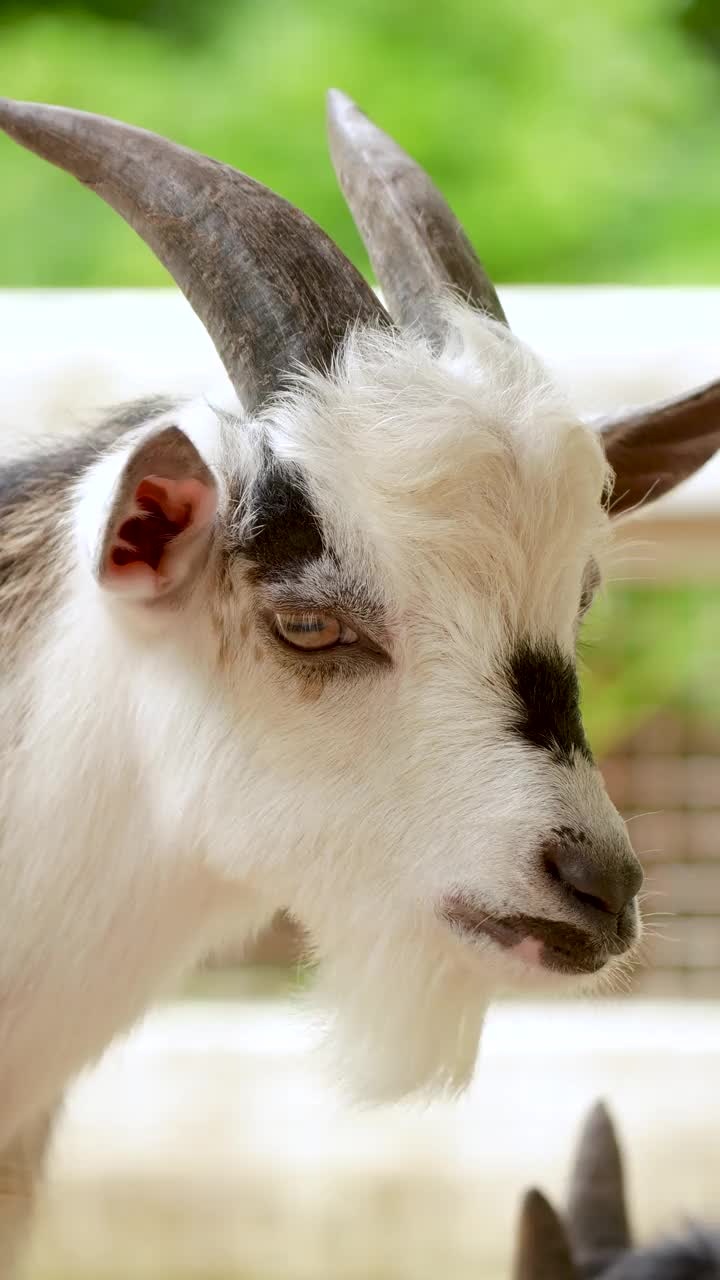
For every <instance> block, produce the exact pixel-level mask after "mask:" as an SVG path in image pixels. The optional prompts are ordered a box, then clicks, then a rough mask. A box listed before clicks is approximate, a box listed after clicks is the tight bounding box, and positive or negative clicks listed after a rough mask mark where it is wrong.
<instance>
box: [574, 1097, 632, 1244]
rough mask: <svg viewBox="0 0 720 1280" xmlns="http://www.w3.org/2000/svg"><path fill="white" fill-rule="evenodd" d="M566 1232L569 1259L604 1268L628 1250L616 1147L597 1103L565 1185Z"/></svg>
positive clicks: (604, 1112) (604, 1113)
mask: <svg viewBox="0 0 720 1280" xmlns="http://www.w3.org/2000/svg"><path fill="white" fill-rule="evenodd" d="M567 1229H568V1235H569V1237H570V1243H571V1245H572V1249H573V1253H574V1256H575V1257H576V1258H577V1260H578V1263H579V1264H580V1265H581V1266H583V1265H584V1264H585V1263H586V1262H594V1261H597V1262H598V1264H600V1263H601V1262H604V1263H609V1262H611V1261H612V1260H613V1259H614V1258H615V1257H616V1256H617V1255H618V1254H621V1253H624V1252H625V1250H626V1249H630V1248H631V1247H632V1241H631V1236H630V1227H629V1224H628V1216H627V1210H626V1208H625V1188H624V1179H623V1169H622V1158H621V1155H620V1148H619V1146H618V1141H617V1138H616V1136H615V1129H614V1126H613V1123H612V1120H611V1119H610V1115H609V1113H608V1111H607V1108H606V1107H605V1106H604V1104H603V1103H602V1102H598V1103H597V1104H596V1105H595V1106H594V1107H593V1109H592V1111H591V1112H590V1114H589V1115H588V1117H587V1119H586V1121H585V1124H584V1126H583V1129H582V1133H581V1135H580V1141H579V1143H578V1147H577V1152H576V1154H575V1163H574V1167H573V1172H572V1176H571V1180H570V1194H569V1197H568V1211H567Z"/></svg>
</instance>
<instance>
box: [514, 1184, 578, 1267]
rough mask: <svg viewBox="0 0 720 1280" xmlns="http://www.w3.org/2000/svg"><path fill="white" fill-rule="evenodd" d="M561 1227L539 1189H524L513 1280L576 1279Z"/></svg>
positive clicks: (555, 1214) (565, 1237)
mask: <svg viewBox="0 0 720 1280" xmlns="http://www.w3.org/2000/svg"><path fill="white" fill-rule="evenodd" d="M577 1278H578V1272H577V1271H576V1270H575V1266H574V1264H573V1260H572V1256H571V1253H570V1245H569V1244H568V1240H567V1236H566V1234H565V1228H564V1226H563V1224H562V1222H561V1221H560V1218H559V1217H558V1215H557V1213H556V1212H555V1210H554V1209H553V1207H552V1205H551V1204H550V1202H549V1201H548V1200H546V1199H545V1196H544V1195H542V1193H541V1192H540V1191H535V1190H532V1191H528V1192H527V1194H526V1196H525V1199H524V1200H523V1204H522V1208H521V1210H520V1222H519V1224H518V1237H517V1245H516V1250H515V1260H514V1265H513V1280H577Z"/></svg>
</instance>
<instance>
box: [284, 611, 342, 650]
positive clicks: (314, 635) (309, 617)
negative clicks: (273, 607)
mask: <svg viewBox="0 0 720 1280" xmlns="http://www.w3.org/2000/svg"><path fill="white" fill-rule="evenodd" d="M275 626H276V628H277V632H278V635H279V636H280V637H281V639H283V640H284V641H285V643H286V644H290V645H292V647H293V649H305V650H308V649H333V648H334V647H335V645H338V644H355V642H356V640H357V636H356V635H355V632H354V631H351V630H350V628H349V627H344V626H343V624H342V623H341V622H340V621H339V619H338V618H334V617H333V615H332V614H331V613H276V614H275Z"/></svg>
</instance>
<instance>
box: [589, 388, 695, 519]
mask: <svg viewBox="0 0 720 1280" xmlns="http://www.w3.org/2000/svg"><path fill="white" fill-rule="evenodd" d="M600 430H601V434H602V440H603V444H604V446H605V453H606V454H607V458H608V462H609V463H610V465H611V467H612V469H613V471H614V472H615V483H614V486H613V493H612V498H611V503H610V510H611V513H612V515H620V514H621V513H622V512H623V511H628V510H629V509H630V508H633V507H639V506H642V505H643V504H644V503H646V502H652V501H654V500H655V498H659V497H661V496H662V494H664V493H668V492H669V490H670V489H674V488H675V486H676V485H677V484H680V481H681V480H687V478H688V477H689V476H691V475H693V474H694V473H695V472H696V471H698V470H699V469H700V467H702V466H703V464H704V463H706V462H707V461H708V459H709V458H711V457H712V456H713V454H714V453H715V452H716V450H717V449H719V448H720V382H714V383H711V384H710V385H709V386H706V387H701V388H700V389H699V390H697V391H693V392H690V393H689V394H688V395H684V396H679V397H678V398H677V399H675V400H668V401H667V402H666V403H665V404H659V405H655V406H653V407H650V408H648V409H642V410H639V411H638V412H637V413H633V414H630V415H624V416H622V417H618V418H614V419H611V420H609V421H607V422H605V423H603V424H601V428H600Z"/></svg>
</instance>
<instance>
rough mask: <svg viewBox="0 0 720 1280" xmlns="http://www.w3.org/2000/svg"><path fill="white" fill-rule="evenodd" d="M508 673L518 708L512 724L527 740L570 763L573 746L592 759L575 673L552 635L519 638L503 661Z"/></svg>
mask: <svg viewBox="0 0 720 1280" xmlns="http://www.w3.org/2000/svg"><path fill="white" fill-rule="evenodd" d="M506 677H507V680H508V683H509V685H510V690H511V692H512V694H513V698H514V702H515V708H516V714H515V718H514V720H513V728H514V729H515V731H516V732H517V733H519V734H520V735H521V736H522V737H523V738H524V739H525V741H526V742H530V743H532V745H533V746H534V747H542V748H543V749H544V750H545V751H550V752H552V754H553V755H554V756H555V758H556V759H557V760H558V761H559V762H560V763H562V764H572V763H573V760H574V758H575V755H576V753H577V752H579V753H580V755H582V756H584V757H585V759H586V760H592V752H591V751H590V747H589V745H588V741H587V738H586V737H585V730H584V728H583V723H582V719H581V716H580V691H579V687H578V679H577V673H576V671H575V667H574V666H573V663H572V662H571V661H570V659H569V658H567V657H566V656H565V654H563V653H562V652H561V650H560V649H559V647H558V646H557V644H555V642H554V641H547V642H546V643H544V644H542V645H532V644H530V643H528V642H527V641H524V642H522V643H521V644H520V645H518V647H517V649H516V650H515V652H514V654H513V655H512V658H511V659H510V661H509V662H508V664H507V669H506Z"/></svg>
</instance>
